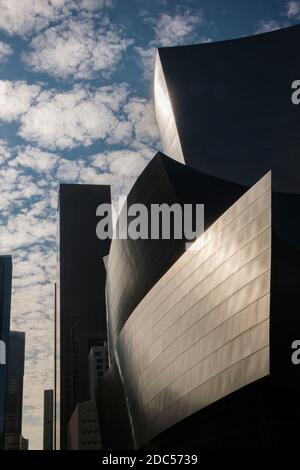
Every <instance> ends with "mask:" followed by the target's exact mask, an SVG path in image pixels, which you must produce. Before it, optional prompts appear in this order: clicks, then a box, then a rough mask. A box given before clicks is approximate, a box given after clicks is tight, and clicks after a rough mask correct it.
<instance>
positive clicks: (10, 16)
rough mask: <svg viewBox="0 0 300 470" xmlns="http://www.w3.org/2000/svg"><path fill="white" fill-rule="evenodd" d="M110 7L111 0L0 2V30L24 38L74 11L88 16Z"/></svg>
mask: <svg viewBox="0 0 300 470" xmlns="http://www.w3.org/2000/svg"><path fill="white" fill-rule="evenodd" d="M112 5H113V2H112V1H111V0H0V11H1V15H0V29H3V30H4V31H6V32H7V33H8V34H18V35H21V36H26V35H28V34H29V33H31V32H37V31H41V30H42V29H43V28H46V27H47V26H48V25H49V24H50V23H51V22H57V21H60V20H62V19H64V18H65V17H66V16H70V14H71V12H72V11H74V10H75V11H77V12H79V13H80V14H81V15H85V14H86V15H88V14H89V12H92V11H96V10H101V9H103V8H105V7H111V6H112Z"/></svg>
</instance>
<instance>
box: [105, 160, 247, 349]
mask: <svg viewBox="0 0 300 470" xmlns="http://www.w3.org/2000/svg"><path fill="white" fill-rule="evenodd" d="M245 191H246V188H245V187H243V186H241V185H237V184H232V183H229V182H226V181H222V180H220V179H219V178H214V177H211V176H209V175H205V174H202V173H200V172H199V171H196V170H194V169H192V168H189V167H188V166H186V165H182V164H180V163H178V162H176V161H174V160H173V159H171V158H169V157H167V156H165V155H163V154H161V153H158V154H157V155H156V156H155V157H154V158H153V159H152V161H151V162H150V163H149V164H148V166H147V167H146V169H145V170H144V171H143V173H142V174H141V176H140V177H139V178H138V180H137V181H136V183H135V185H134V186H133V188H132V190H131V191H130V193H129V195H128V197H127V207H130V206H131V205H133V204H136V203H140V204H144V205H145V206H146V207H147V208H148V209H150V206H151V204H162V203H167V204H169V205H172V204H174V203H179V204H180V205H181V206H182V205H183V204H194V205H195V203H198V204H205V227H206V228H207V227H209V225H210V224H211V223H213V222H214V221H215V220H216V219H217V218H218V217H219V216H220V215H221V214H222V213H223V212H224V211H225V210H226V209H227V208H228V207H229V206H230V205H231V204H232V203H233V202H234V201H236V200H237V199H238V198H239V197H240V196H241V195H242V194H243V193H244V192H245ZM125 217H126V215H125ZM123 218H124V217H123V214H122V212H121V214H120V217H119V220H120V219H123ZM127 220H128V223H129V222H130V217H128V218H127ZM149 225H150V223H149ZM184 250H185V239H175V238H174V237H172V235H171V239H169V240H167V239H162V238H160V239H158V240H152V239H146V240H143V239H137V240H132V239H130V238H128V239H121V238H117V239H113V240H112V243H111V247H110V252H109V257H108V261H107V281H106V298H107V308H108V312H109V324H108V327H109V333H110V337H111V343H112V344H115V341H116V339H117V337H118V335H119V333H120V331H121V329H122V328H123V326H124V324H125V323H126V321H127V319H128V318H129V316H130V315H131V313H132V311H133V310H134V308H135V307H136V306H137V305H138V303H139V302H141V301H142V299H143V298H144V296H145V295H146V294H147V292H148V291H149V290H150V289H151V288H152V286H153V285H154V284H155V283H156V282H157V281H158V280H159V279H160V278H161V276H162V275H163V274H164V273H165V272H166V271H167V270H168V269H169V268H170V267H171V266H172V265H173V264H174V262H175V261H176V260H177V259H178V258H179V256H180V255H181V254H182V253H183V251H184Z"/></svg>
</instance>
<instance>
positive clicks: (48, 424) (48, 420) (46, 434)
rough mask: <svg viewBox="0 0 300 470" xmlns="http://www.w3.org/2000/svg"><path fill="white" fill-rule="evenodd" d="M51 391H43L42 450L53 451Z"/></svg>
mask: <svg viewBox="0 0 300 470" xmlns="http://www.w3.org/2000/svg"><path fill="white" fill-rule="evenodd" d="M53 411H54V409H53V390H44V422H43V449H44V450H53Z"/></svg>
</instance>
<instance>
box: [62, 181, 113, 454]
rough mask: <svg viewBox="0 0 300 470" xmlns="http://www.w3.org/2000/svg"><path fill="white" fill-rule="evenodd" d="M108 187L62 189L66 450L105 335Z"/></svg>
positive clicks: (63, 432) (63, 434)
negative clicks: (101, 231)
mask: <svg viewBox="0 0 300 470" xmlns="http://www.w3.org/2000/svg"><path fill="white" fill-rule="evenodd" d="M110 200H111V198H110V187H109V186H99V185H72V184H62V185H60V192H59V227H58V231H59V233H58V239H59V246H58V257H59V259H58V270H59V272H58V286H57V287H58V288H57V292H58V295H57V307H58V308H57V321H56V326H57V335H56V338H57V345H56V352H57V359H56V368H57V373H56V382H57V383H56V413H57V416H56V440H57V445H58V447H59V446H60V447H61V449H66V448H67V426H68V421H69V419H70V417H71V414H72V412H73V411H74V408H75V406H76V403H78V402H84V401H86V400H88V399H89V378H88V353H89V350H90V348H91V347H92V346H93V345H97V344H98V343H97V341H98V338H101V337H102V338H103V337H106V309H105V293H104V291H105V276H106V273H105V268H104V263H103V257H104V256H105V255H106V254H107V253H108V251H109V245H110V240H108V239H107V240H99V239H98V238H97V236H96V226H97V223H98V218H97V217H96V209H97V207H98V206H99V205H100V204H102V203H110Z"/></svg>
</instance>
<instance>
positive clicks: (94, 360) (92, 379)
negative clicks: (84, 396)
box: [89, 341, 109, 400]
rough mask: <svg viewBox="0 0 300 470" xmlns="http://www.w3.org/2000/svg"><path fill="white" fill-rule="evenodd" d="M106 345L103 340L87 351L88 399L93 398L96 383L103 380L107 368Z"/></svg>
mask: <svg viewBox="0 0 300 470" xmlns="http://www.w3.org/2000/svg"><path fill="white" fill-rule="evenodd" d="M108 367H109V361H108V345H107V341H104V342H103V344H102V345H101V346H93V347H92V348H91V350H90V353H89V395H90V400H92V399H95V390H96V388H97V385H98V384H99V383H100V382H101V380H103V377H104V375H105V373H106V371H107V370H108Z"/></svg>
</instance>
